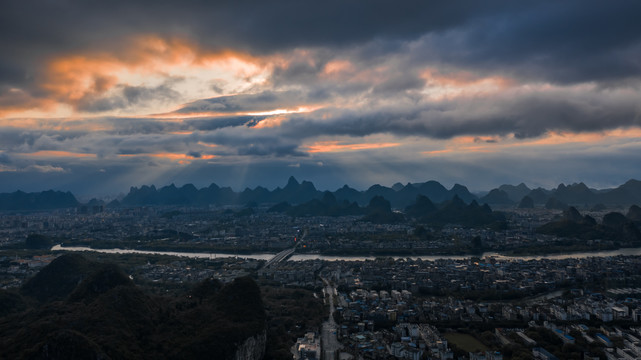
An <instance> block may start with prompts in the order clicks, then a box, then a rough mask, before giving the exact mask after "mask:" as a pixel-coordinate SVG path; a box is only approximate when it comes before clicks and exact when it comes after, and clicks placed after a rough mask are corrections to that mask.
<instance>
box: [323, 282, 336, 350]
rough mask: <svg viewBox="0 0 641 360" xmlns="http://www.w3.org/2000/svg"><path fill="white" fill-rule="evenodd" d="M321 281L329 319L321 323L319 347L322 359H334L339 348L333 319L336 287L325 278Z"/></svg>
mask: <svg viewBox="0 0 641 360" xmlns="http://www.w3.org/2000/svg"><path fill="white" fill-rule="evenodd" d="M323 282H324V283H325V296H326V298H327V299H328V301H329V319H327V321H325V322H324V323H323V330H322V333H321V348H322V350H323V353H324V356H323V360H335V359H336V354H337V350H339V349H340V348H341V344H340V342H338V339H337V337H336V331H337V329H338V325H337V324H336V322H335V321H334V296H335V295H336V288H335V287H333V286H332V285H331V283H330V282H329V281H327V280H326V279H323Z"/></svg>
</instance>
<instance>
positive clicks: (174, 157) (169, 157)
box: [118, 153, 216, 164]
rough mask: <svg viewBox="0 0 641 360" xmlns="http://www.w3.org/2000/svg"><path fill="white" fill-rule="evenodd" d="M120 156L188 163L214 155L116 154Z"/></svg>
mask: <svg viewBox="0 0 641 360" xmlns="http://www.w3.org/2000/svg"><path fill="white" fill-rule="evenodd" d="M118 156H120V157H141V156H142V157H144V156H146V157H152V158H157V159H162V160H171V161H177V162H178V163H179V164H189V163H190V162H191V161H192V160H211V159H214V158H216V155H201V156H200V157H196V156H192V155H189V154H181V153H142V154H118Z"/></svg>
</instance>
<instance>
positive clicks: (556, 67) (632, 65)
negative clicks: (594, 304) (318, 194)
mask: <svg viewBox="0 0 641 360" xmlns="http://www.w3.org/2000/svg"><path fill="white" fill-rule="evenodd" d="M252 6H253V7H255V8H256V9H258V8H260V9H262V10H261V11H267V9H264V8H263V7H262V6H263V5H261V4H253V5H252ZM301 6H302V5H301ZM310 6H311V5H310ZM314 6H318V7H321V6H334V7H335V8H332V9H331V10H330V11H324V10H321V9H314V11H300V9H298V10H295V9H294V8H295V7H294V8H289V7H286V6H284V5H283V4H282V3H280V2H277V3H275V4H273V5H272V6H270V8H269V9H271V10H274V11H275V13H278V14H281V15H282V16H283V17H282V18H281V19H280V20H279V21H277V22H274V20H273V19H268V18H266V17H263V16H260V14H259V12H253V11H248V9H251V7H250V8H243V7H242V6H240V5H238V4H218V3H216V2H212V3H198V2H194V3H192V2H190V1H188V4H187V5H185V7H180V8H179V7H177V6H170V5H168V4H167V5H163V6H158V7H153V8H148V7H146V6H142V5H141V4H139V3H138V2H137V1H135V0H134V1H133V2H121V1H120V0H116V1H115V2H114V3H113V4H110V5H109V6H106V7H104V8H101V9H100V10H99V11H98V10H96V9H95V8H94V7H92V6H90V5H88V4H76V3H75V2H72V3H67V2H62V3H58V2H53V3H51V4H47V5H46V6H44V5H43V6H42V7H33V6H32V7H27V5H23V4H22V3H15V4H14V5H13V6H9V7H7V6H6V5H5V6H4V7H2V8H1V9H0V10H4V11H2V14H6V15H5V16H4V18H3V24H6V26H7V29H8V30H7V31H5V32H4V33H3V35H0V41H2V44H3V53H4V54H5V56H4V57H3V58H2V60H0V172H1V173H2V176H0V180H1V183H2V184H3V186H4V187H5V188H6V189H5V190H12V189H15V188H17V187H20V186H22V185H23V184H25V182H24V181H23V179H24V178H23V176H25V174H29V173H37V174H38V175H39V176H45V175H46V177H47V181H48V183H50V184H51V185H50V186H52V187H57V188H66V187H80V188H88V186H87V185H86V182H85V181H82V180H81V178H82V176H89V177H94V176H95V179H96V181H99V182H105V184H106V183H107V182H109V181H112V182H113V183H114V184H115V183H116V182H117V183H118V184H122V183H124V182H126V180H125V179H127V180H128V179H138V178H140V179H145V180H146V181H149V182H154V183H157V184H159V185H161V184H163V183H166V182H167V181H172V182H174V181H183V182H185V183H187V182H194V181H196V182H200V183H209V182H211V181H214V180H216V179H218V181H219V182H222V183H226V182H233V183H235V184H238V186H255V185H258V183H259V181H258V179H268V180H269V184H273V185H278V184H281V183H282V181H283V179H287V177H288V176H289V175H297V176H298V177H299V178H305V177H306V176H307V174H309V176H310V177H312V180H313V177H315V176H318V177H319V178H322V179H325V180H323V181H326V184H325V185H324V186H327V187H332V186H342V184H344V183H346V182H348V181H357V182H359V181H362V182H363V183H367V184H371V183H373V182H380V183H385V182H392V183H393V182H396V181H401V182H407V181H425V180H427V178H437V179H438V180H443V181H445V182H448V181H450V182H461V183H465V182H466V181H465V180H466V179H468V178H469V179H474V181H476V182H477V185H473V186H477V187H487V186H494V185H496V184H497V183H504V182H507V181H518V182H521V181H525V180H526V179H519V176H520V175H521V174H529V175H528V176H533V177H536V179H533V181H535V182H537V184H542V183H545V182H548V181H552V180H551V179H550V176H547V174H555V177H556V178H562V179H567V180H565V181H568V182H570V181H575V180H576V179H577V178H579V177H581V180H582V181H587V182H589V181H593V182H594V183H595V186H596V185H599V184H601V185H603V186H611V185H614V184H620V183H622V182H624V181H625V180H627V179H629V178H638V177H641V173H637V171H636V170H635V169H636V168H641V163H639V161H641V158H639V157H638V156H637V155H636V154H637V153H638V152H639V151H641V141H639V140H638V139H640V138H641V130H640V128H641V121H640V119H641V108H640V107H639V105H638V103H639V101H638V99H639V98H641V89H640V88H639V87H638V86H637V84H638V79H639V74H640V73H641V68H640V67H639V66H638V63H637V62H635V61H634V59H638V58H639V57H640V56H641V54H639V51H640V50H639V49H641V33H637V32H635V30H634V29H636V23H637V21H636V19H635V18H634V19H633V18H631V17H630V16H627V15H625V14H628V13H629V14H633V13H635V9H630V10H629V11H625V12H624V13H623V12H622V13H620V14H618V13H617V15H616V16H615V15H614V14H615V11H614V10H612V8H610V7H606V5H604V4H598V3H590V4H586V5H584V6H576V4H564V5H561V4H555V3H541V4H539V5H537V6H533V5H532V4H529V3H527V4H526V3H523V4H521V3H518V4H516V3H515V4H512V5H511V6H504V5H500V4H497V5H496V8H494V7H492V10H489V8H485V7H479V6H476V5H474V6H472V5H470V4H467V5H466V6H456V7H454V8H449V7H447V6H446V5H444V4H439V3H431V2H427V3H425V4H418V3H417V4H414V3H413V4H407V6H406V7H407V8H405V7H404V8H403V9H400V10H399V11H401V13H402V16H401V15H399V16H401V17H395V16H396V15H390V16H376V15H375V14H374V13H377V12H380V11H383V13H385V14H388V13H389V14H394V10H392V9H391V8H388V7H391V6H392V5H391V4H388V5H386V6H383V7H382V8H381V9H378V8H376V7H372V12H371V13H369V12H363V13H361V12H356V11H355V10H354V9H353V8H350V7H346V6H344V5H339V4H333V5H321V4H320V3H319V4H317V5H314ZM621 6H623V7H626V6H629V7H636V5H634V6H633V5H631V4H628V3H626V5H621ZM354 8H358V7H354ZM383 8H385V9H384V10H383ZM20 9H21V10H20ZM43 9H49V10H43ZM142 9H145V10H144V11H143V10H142ZM463 9H468V10H465V11H464V10H463ZM18 10H19V11H18ZM271 10H270V11H271ZM25 14H33V15H34V16H33V17H27V16H26V15H25ZM54 14H55V16H54ZM123 14H127V19H124V18H123ZM337 14H342V15H341V19H343V20H341V21H338V22H337V21H335V20H336V16H337ZM381 14H382V13H381ZM524 14H527V16H525V15H524ZM602 14H607V15H602ZM279 16H280V15H279ZM348 18H351V19H353V20H354V21H344V20H345V19H348ZM131 19H144V21H143V20H141V21H137V22H134V21H132V20H131ZM295 19H296V20H295ZM399 19H402V21H400V22H399V21H397V20H399ZM437 19H438V21H437ZM561 19H562V20H561ZM401 23H402V24H404V25H403V26H400V25H399V24H401ZM589 23H593V24H597V23H598V24H600V25H599V26H598V27H596V26H587V25H586V24H589ZM296 24H298V25H296ZM302 24H304V25H305V26H302ZM321 24H322V26H321ZM326 24H333V25H332V27H331V28H328V27H327V25H326ZM543 24H545V25H543ZM614 24H616V25H617V26H613V25H614ZM619 24H622V25H621V26H620V27H619V26H618V25H619ZM626 24H627V25H626ZM41 28H42V29H47V30H46V31H43V32H36V31H35V30H34V29H41ZM532 29H549V31H548V32H536V31H532ZM567 29H573V31H568V30H567ZM598 29H605V30H598ZM626 29H627V30H626ZM597 32H598V34H597ZM586 39H592V40H591V41H589V42H588V41H586ZM537 158H541V159H545V160H542V161H537V160H536V159H537ZM523 159H527V160H523ZM595 162H597V163H604V164H608V165H610V167H611V168H610V169H609V172H605V171H596V170H594V166H592V165H591V164H593V163H595ZM568 163H571V164H575V165H574V166H572V167H568V166H567V164H568ZM615 164H616V165H615ZM636 165H639V166H636ZM174 167H175V168H174ZM535 168H536V171H535V170H534V169H535ZM357 169H358V170H357ZM480 169H483V170H482V171H481V170H480ZM506 169H508V170H510V171H508V170H506ZM479 171H481V172H482V175H479ZM511 172H513V174H509V176H508V175H507V174H508V173H511ZM80 174H82V175H80ZM326 174H333V175H331V176H330V175H326ZM362 174H368V175H367V176H369V177H372V179H368V180H366V179H364V178H363V176H361V175H362ZM76 175H77V176H76ZM30 184H31V185H29V186H32V187H33V188H37V184H36V182H35V181H34V182H31V183H30ZM262 185H265V184H262ZM105 186H107V185H105ZM115 186H116V185H114V187H115ZM118 186H121V185H118ZM113 191H116V192H119V191H121V189H119V188H118V189H115V188H114V189H113Z"/></svg>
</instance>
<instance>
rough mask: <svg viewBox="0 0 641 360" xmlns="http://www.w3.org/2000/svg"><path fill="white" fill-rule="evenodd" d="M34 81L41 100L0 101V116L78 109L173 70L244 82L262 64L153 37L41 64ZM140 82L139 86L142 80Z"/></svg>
mask: <svg viewBox="0 0 641 360" xmlns="http://www.w3.org/2000/svg"><path fill="white" fill-rule="evenodd" d="M45 64H46V65H45V67H44V68H43V69H42V70H41V72H40V73H39V74H38V75H37V76H36V79H35V81H36V84H37V86H38V87H39V88H40V89H41V90H43V91H44V93H45V94H46V95H44V96H42V97H38V98H32V97H31V95H29V94H27V93H26V92H25V91H23V90H20V89H15V90H12V91H10V92H9V93H8V95H6V94H5V95H4V96H3V98H0V116H8V115H11V114H15V113H20V112H25V111H30V110H34V109H40V110H51V109H52V108H53V107H55V106H56V105H59V104H68V105H71V106H72V107H73V108H76V109H77V107H78V105H79V104H80V102H81V101H82V100H83V99H88V98H89V97H100V96H105V95H107V94H108V92H109V91H110V90H112V89H114V88H115V87H116V86H119V85H130V84H131V83H132V81H134V82H138V83H145V81H144V78H145V77H149V76H156V77H167V76H169V75H171V73H172V69H175V68H179V69H177V71H175V72H176V73H180V74H183V73H185V71H184V70H185V68H188V69H191V70H192V71H196V72H197V71H198V70H196V69H203V70H210V69H211V68H212V67H215V68H217V69H220V71H222V72H224V73H226V74H233V75H234V76H235V77H236V78H238V79H243V80H246V79H247V78H249V77H252V76H256V75H257V74H260V73H261V72H262V71H264V69H265V68H266V66H267V63H266V61H265V60H264V59H260V58H257V57H253V56H251V55H249V54H246V53H242V52H237V51H232V50H229V49H223V50H217V51H210V50H206V49H203V48H201V47H199V46H198V45H196V44H194V43H190V42H189V41H186V40H184V39H180V38H170V39H166V38H161V37H159V36H155V35H146V36H136V37H134V38H131V39H128V40H126V41H124V42H123V45H122V47H121V49H119V51H115V52H91V53H74V54H65V55H61V56H56V57H52V58H50V59H45ZM141 79H142V80H141Z"/></svg>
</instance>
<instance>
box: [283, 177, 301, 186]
mask: <svg viewBox="0 0 641 360" xmlns="http://www.w3.org/2000/svg"><path fill="white" fill-rule="evenodd" d="M298 185H300V184H299V183H298V180H296V178H295V177H293V176H290V177H289V180H287V185H286V186H285V187H292V186H298Z"/></svg>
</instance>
